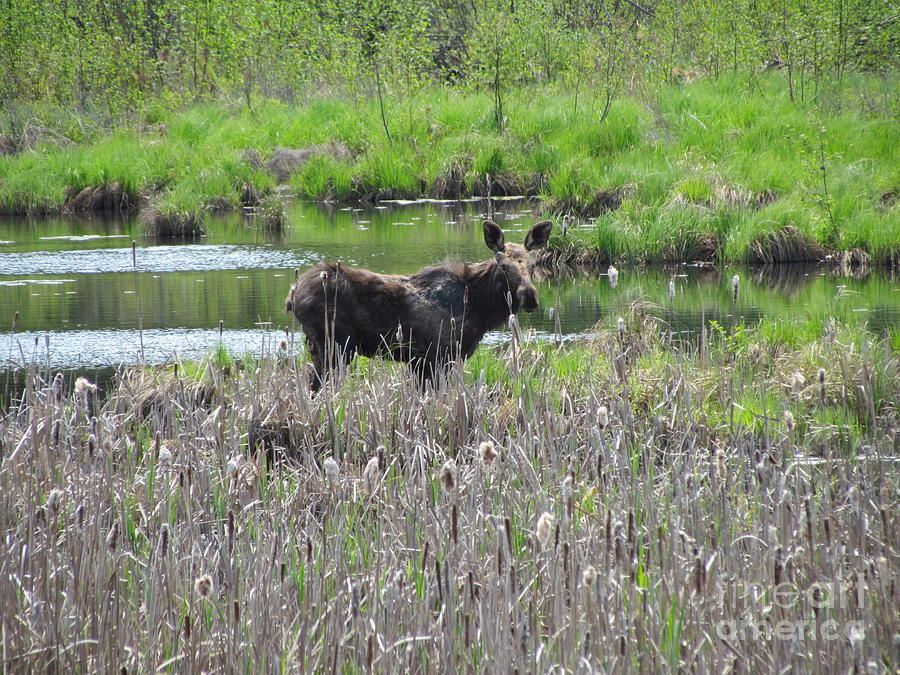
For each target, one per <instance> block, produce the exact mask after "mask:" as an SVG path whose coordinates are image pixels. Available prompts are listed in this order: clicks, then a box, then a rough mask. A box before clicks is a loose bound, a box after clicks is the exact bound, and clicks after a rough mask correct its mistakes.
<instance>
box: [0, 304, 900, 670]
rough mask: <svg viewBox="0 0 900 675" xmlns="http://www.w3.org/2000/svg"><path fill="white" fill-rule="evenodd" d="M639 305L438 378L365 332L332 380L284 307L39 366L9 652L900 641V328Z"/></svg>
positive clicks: (6, 586) (17, 426) (394, 650)
mask: <svg viewBox="0 0 900 675" xmlns="http://www.w3.org/2000/svg"><path fill="white" fill-rule="evenodd" d="M645 310H646V308H644V307H642V306H641V305H640V304H639V303H637V304H635V305H634V306H633V308H632V310H631V311H630V312H623V318H622V320H621V322H617V321H616V320H615V319H614V318H612V317H611V318H610V321H609V322H608V323H605V324H603V325H601V326H599V327H598V330H597V333H596V336H595V337H594V338H593V339H592V340H591V341H590V342H589V343H582V344H580V345H576V346H561V345H557V344H551V343H539V342H535V341H533V340H529V339H528V336H527V335H519V334H518V332H517V331H516V330H515V327H514V330H513V334H512V336H511V337H512V340H511V343H510V344H508V345H506V346H504V347H501V348H498V349H494V350H488V349H486V348H483V349H481V350H479V351H478V352H477V353H476V355H475V356H474V357H473V358H472V359H470V361H469V362H468V363H467V364H466V365H465V367H462V366H457V367H455V368H454V369H453V370H451V371H450V372H449V373H448V375H447V377H446V379H445V381H444V382H443V383H442V386H441V387H439V388H438V389H428V390H427V391H419V390H418V389H417V388H416V387H415V385H414V384H412V383H411V381H410V378H409V377H408V375H407V373H406V371H405V370H404V369H403V368H401V367H397V366H394V365H389V364H385V363H383V362H381V361H377V360H371V361H365V360H363V361H360V362H358V363H356V364H354V365H353V366H351V367H350V368H349V369H345V371H344V372H342V373H340V374H339V377H338V378H337V380H336V381H335V382H334V383H333V384H332V385H330V386H328V387H326V388H324V389H323V391H322V392H321V393H320V394H319V395H318V396H317V397H311V396H310V394H309V390H308V387H307V382H308V374H309V373H308V370H309V366H308V364H307V363H306V361H305V359H304V357H303V354H302V350H301V348H300V346H299V345H295V344H294V343H293V338H292V336H287V337H285V339H283V340H281V341H279V342H278V343H277V344H274V345H273V346H272V349H271V351H270V352H269V353H268V354H267V355H265V356H263V357H262V358H259V359H257V360H252V361H251V360H247V359H243V360H241V359H236V358H234V357H231V358H223V355H222V354H217V356H216V358H215V359H210V360H209V361H207V362H204V363H200V364H181V365H179V366H175V367H171V366H170V367H168V368H164V369H156V370H148V369H137V370H131V371H128V372H123V373H122V374H121V376H120V377H119V378H118V379H117V381H116V382H115V383H114V384H113V385H111V386H110V388H109V391H107V392H98V391H97V390H96V389H95V387H94V386H93V385H92V384H90V383H89V382H87V381H85V380H80V381H78V382H77V383H76V385H75V389H74V391H72V392H69V391H64V388H63V386H62V380H61V379H58V378H57V379H54V377H53V376H52V374H50V373H46V372H43V371H41V370H40V369H38V368H34V369H33V370H32V372H31V373H30V376H29V378H28V380H27V388H26V391H25V392H24V394H23V400H22V401H21V403H18V404H16V405H14V406H12V407H10V408H9V409H8V410H7V411H6V412H5V413H4V415H3V417H2V420H0V452H2V455H0V528H2V532H3V540H2V547H3V550H2V555H0V579H2V581H0V617H2V628H3V630H2V657H3V661H4V667H5V669H7V670H9V671H11V672H13V671H49V670H54V671H56V670H65V671H69V672H75V671H82V672H83V671H89V672H109V671H111V670H114V669H115V670H119V669H127V670H128V671H131V672H134V671H137V672H152V671H159V672H194V671H197V672H199V671H208V672H237V671H256V672H271V671H275V670H280V671H289V672H326V671H327V672H334V671H338V670H340V671H343V672H385V673H388V672H463V671H466V672H511V671H517V672H549V671H554V672H622V671H640V672H659V671H662V670H682V669H683V670H692V671H693V670H697V671H717V672H718V671H734V672H762V671H767V672H771V671H776V670H778V671H780V670H783V669H786V668H794V669H797V670H801V671H806V672H835V671H837V672H840V671H843V672H847V671H850V670H855V671H856V672H860V671H866V672H892V671H894V670H896V668H897V666H898V662H897V655H896V642H895V641H896V636H897V635H898V632H900V621H898V618H897V613H896V608H897V605H898V594H900V587H898V548H897V522H896V514H897V512H898V511H897V506H898V503H897V502H898V475H900V474H898V463H897V446H898V443H897V432H898V426H900V425H898V412H897V408H896V402H897V400H898V398H900V397H898V396H897V394H898V392H900V374H898V362H897V357H896V354H895V352H894V351H892V349H893V348H892V345H891V340H890V339H884V338H879V337H877V336H875V335H872V334H870V333H867V332H866V331H865V330H864V329H861V328H859V327H848V326H846V325H844V324H842V323H840V322H836V321H826V322H825V324H821V325H819V329H818V330H815V331H813V330H811V329H808V327H795V328H794V329H793V330H787V329H784V330H780V329H779V326H777V325H774V324H772V325H768V326H767V325H762V326H760V327H759V328H755V329H744V328H739V329H736V330H732V331H726V330H724V329H721V328H720V327H717V326H716V325H715V324H711V325H708V326H707V327H706V328H705V329H704V331H703V334H702V335H701V336H700V338H699V339H698V340H697V341H693V342H679V341H678V340H675V339H674V338H673V336H671V335H670V334H669V333H668V331H667V329H666V326H665V324H663V323H660V322H659V321H658V320H655V319H653V318H652V317H651V315H650V314H649V313H648V312H647V311H645ZM894 348H895V347H894ZM251 444H252V445H255V446H256V448H257V449H258V450H259V451H258V452H253V451H252V450H251V448H250V447H249V446H250V445H251ZM267 454H268V455H270V457H271V460H272V461H270V462H267V461H266V456H267Z"/></svg>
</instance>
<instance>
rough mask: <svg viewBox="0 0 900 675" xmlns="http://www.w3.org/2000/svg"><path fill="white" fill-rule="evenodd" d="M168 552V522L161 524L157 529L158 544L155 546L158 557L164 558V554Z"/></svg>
mask: <svg viewBox="0 0 900 675" xmlns="http://www.w3.org/2000/svg"><path fill="white" fill-rule="evenodd" d="M168 552H169V525H168V523H163V526H162V527H161V528H160V529H159V545H158V547H157V553H158V555H159V557H160V558H165V557H166V554H167V553H168Z"/></svg>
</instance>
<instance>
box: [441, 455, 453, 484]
mask: <svg viewBox="0 0 900 675" xmlns="http://www.w3.org/2000/svg"><path fill="white" fill-rule="evenodd" d="M441 482H442V483H443V484H444V489H445V490H447V492H453V490H455V489H456V461H455V460H453V459H448V460H447V461H446V462H444V466H442V467H441Z"/></svg>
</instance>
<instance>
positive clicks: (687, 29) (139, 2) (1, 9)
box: [0, 0, 898, 125]
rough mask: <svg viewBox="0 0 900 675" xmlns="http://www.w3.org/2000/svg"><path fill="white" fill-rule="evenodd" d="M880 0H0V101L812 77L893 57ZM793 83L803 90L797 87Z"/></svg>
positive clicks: (884, 0)
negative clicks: (760, 72) (753, 72)
mask: <svg viewBox="0 0 900 675" xmlns="http://www.w3.org/2000/svg"><path fill="white" fill-rule="evenodd" d="M892 6H893V3H892V2H889V1H888V0H805V1H803V2H796V3H789V2H784V0H777V1H775V0H724V1H722V2H718V1H713V0H682V1H679V2H671V1H667V0H641V1H640V2H629V1H625V2H622V1H620V0H615V1H614V2H604V1H603V0H574V1H572V0H528V1H517V0H472V1H471V2H460V1H458V0H399V1H396V2H395V1H393V0H391V1H388V0H376V1H374V2H361V1H360V0H328V1H327V2H319V1H318V0H315V1H314V0H294V1H293V2H279V1H276V0H263V1H259V0H237V1H235V2H230V1H228V2H226V1H224V0H206V1H205V2H196V3H195V2H189V3H185V2H181V1H180V0H76V1H74V2H73V1H71V0H45V1H44V2H40V3H35V2H33V1H32V0H5V2H3V3H0V54H2V57H0V101H2V104H0V110H3V111H4V112H5V113H6V116H7V117H8V118H9V119H7V120H5V122H6V124H7V125H8V124H11V123H12V122H13V120H14V119H18V116H17V115H16V111H17V109H18V108H20V107H21V106H22V104H23V103H25V102H34V101H50V102H55V103H65V104H76V105H78V106H81V107H90V108H92V109H95V110H97V111H98V112H101V113H103V114H104V115H106V116H107V117H108V118H112V119H118V118H120V117H121V116H122V115H123V114H126V113H127V112H128V111H130V110H134V109H136V108H138V107H142V106H143V104H145V103H146V102H147V101H148V100H156V99H158V98H159V99H161V100H162V101H163V102H168V103H172V102H180V101H182V100H185V99H187V100H192V99H194V98H196V97H202V96H207V95H210V94H218V95H221V94H223V93H224V94H237V93H240V94H241V95H243V97H244V98H245V99H246V102H247V103H248V104H250V105H252V103H253V99H254V97H256V96H263V97H274V98H280V99H283V100H293V99H294V98H296V97H297V96H303V95H305V94H308V93H314V92H321V91H322V90H323V89H324V90H331V89H334V88H338V89H341V90H343V91H347V92H349V93H352V94H369V93H375V92H376V91H377V92H378V93H379V95H380V94H381V93H382V90H385V91H391V92H392V93H394V94H395V95H403V94H405V93H411V91H413V90H415V89H416V88H417V87H419V86H421V85H423V84H426V83H452V84H456V85H459V86H463V87H466V88H480V87H487V88H489V89H492V90H493V91H494V92H495V104H496V108H497V111H496V112H497V114H498V119H500V120H501V121H502V105H503V98H502V92H503V89H504V87H505V86H510V85H514V84H522V83H547V82H557V83H565V84H567V85H569V86H570V87H572V88H574V89H576V90H577V89H578V88H580V87H582V86H589V85H591V84H594V85H599V86H601V87H609V88H615V87H616V86H617V83H620V82H623V81H626V80H627V81H628V82H629V83H630V84H632V85H633V84H635V82H644V83H648V82H657V81H660V80H670V79H673V78H676V79H677V78H683V77H692V76H693V75H695V74H698V73H705V74H710V75H717V74H719V73H721V72H723V71H726V70H729V69H731V70H737V69H740V68H743V67H747V66H752V67H758V66H763V65H769V66H772V67H776V66H777V67H783V68H784V70H785V73H786V76H787V78H788V80H789V84H790V86H791V88H792V90H793V89H798V91H797V95H800V92H799V83H800V81H801V80H802V81H804V83H806V82H808V83H809V86H810V90H812V91H814V89H815V86H816V85H817V83H818V81H819V78H820V77H821V76H822V75H823V74H825V73H828V74H832V75H833V74H837V75H839V76H840V75H841V74H842V73H843V72H844V71H845V70H846V69H848V68H856V69H867V70H872V69H879V68H884V67H890V66H891V65H892V62H896V47H897V44H896V37H895V36H896V34H897V23H898V17H897V14H896V11H895V8H892ZM806 94H807V91H806V90H805V87H804V92H803V95H806Z"/></svg>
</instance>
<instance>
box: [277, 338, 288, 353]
mask: <svg viewBox="0 0 900 675" xmlns="http://www.w3.org/2000/svg"><path fill="white" fill-rule="evenodd" d="M278 348H279V349H280V350H281V351H283V352H286V351H287V348H288V341H287V340H285V339H284V338H281V340H280V341H279V342H278Z"/></svg>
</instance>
